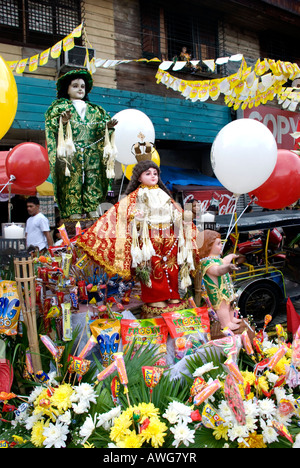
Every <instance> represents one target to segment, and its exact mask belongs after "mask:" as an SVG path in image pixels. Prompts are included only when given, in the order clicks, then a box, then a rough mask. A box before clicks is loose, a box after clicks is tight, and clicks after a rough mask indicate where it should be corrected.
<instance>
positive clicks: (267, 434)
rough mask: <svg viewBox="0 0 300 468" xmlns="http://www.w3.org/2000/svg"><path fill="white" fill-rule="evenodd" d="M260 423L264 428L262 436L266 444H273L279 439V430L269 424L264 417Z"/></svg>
mask: <svg viewBox="0 0 300 468" xmlns="http://www.w3.org/2000/svg"><path fill="white" fill-rule="evenodd" d="M260 425H261V428H262V436H263V439H264V442H265V443H266V444H272V443H273V442H277V441H278V437H277V432H276V431H275V429H274V428H273V427H272V426H269V425H267V424H266V423H265V421H264V420H263V419H262V420H261V421H260Z"/></svg>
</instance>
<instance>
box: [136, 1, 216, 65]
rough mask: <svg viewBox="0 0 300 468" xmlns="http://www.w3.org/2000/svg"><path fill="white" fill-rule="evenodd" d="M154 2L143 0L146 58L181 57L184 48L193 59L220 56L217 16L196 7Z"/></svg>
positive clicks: (141, 3)
mask: <svg viewBox="0 0 300 468" xmlns="http://www.w3.org/2000/svg"><path fill="white" fill-rule="evenodd" d="M163 3H164V5H163V6H162V2H159V1H158V0H154V1H153V2H149V1H148V0H140V11H141V35H142V50H143V55H144V57H146V58H153V57H158V58H160V59H165V60H173V59H174V58H179V56H180V54H181V52H182V49H183V47H185V48H186V52H187V53H188V54H189V56H190V58H191V59H192V60H207V59H215V58H217V57H218V18H217V17H216V13H212V12H210V11H209V10H207V9H204V8H203V7H202V8H201V11H200V10H199V11H198V9H197V7H196V6H193V7H192V8H185V7H184V6H183V4H182V2H181V3H180V4H176V2H175V3H174V1H173V2H172V3H171V2H170V3H169V2H168V1H167V2H163Z"/></svg>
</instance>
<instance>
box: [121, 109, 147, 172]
mask: <svg viewBox="0 0 300 468" xmlns="http://www.w3.org/2000/svg"><path fill="white" fill-rule="evenodd" d="M113 119H116V120H117V121H118V124H117V125H116V126H115V145H116V148H117V151H118V154H117V156H116V160H117V161H119V162H120V163H121V164H125V165H126V166H127V165H129V164H136V163H137V160H136V158H135V155H134V153H132V146H133V145H134V144H135V143H137V142H139V141H140V142H141V141H149V142H151V143H154V140H155V130H154V126H153V124H152V122H151V120H150V119H149V117H148V116H147V115H146V114H144V113H143V112H141V111H139V110H137V109H125V110H122V111H120V112H118V113H117V114H116V115H114V116H113ZM140 134H143V135H144V140H142V139H141V137H140Z"/></svg>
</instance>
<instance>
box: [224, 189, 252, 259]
mask: <svg viewBox="0 0 300 468" xmlns="http://www.w3.org/2000/svg"><path fill="white" fill-rule="evenodd" d="M255 200H257V198H252V199H251V200H250V202H249V203H248V205H247V206H246V207H245V208H244V210H243V211H242V212H241V214H240V216H239V217H238V218H237V220H236V221H235V223H234V224H233V226H231V224H232V221H233V216H234V213H235V211H236V207H237V202H238V197H237V198H236V202H235V207H234V211H233V213H232V217H231V221H230V226H229V228H228V232H227V235H226V239H225V242H224V244H223V247H222V252H223V249H224V247H225V244H226V242H227V240H228V237H229V236H230V234H231V233H232V231H233V229H234V227H235V226H236V224H237V223H238V222H239V220H240V219H241V217H242V216H243V214H244V213H245V212H246V211H247V209H248V208H249V206H250V205H252V203H253V202H254V201H255Z"/></svg>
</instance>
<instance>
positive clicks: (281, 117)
mask: <svg viewBox="0 0 300 468" xmlns="http://www.w3.org/2000/svg"><path fill="white" fill-rule="evenodd" d="M244 118H245V119H254V120H258V121H259V122H261V123H263V124H264V125H266V127H268V129H269V130H271V132H272V133H273V135H274V138H275V140H276V142H277V146H278V148H279V149H287V150H291V149H293V148H294V141H295V140H294V138H293V137H292V136H291V133H295V132H296V130H297V124H298V121H299V120H300V113H299V112H290V111H285V110H283V109H277V108H275V107H269V106H258V107H256V108H255V109H253V108H252V109H248V108H247V109H245V110H244Z"/></svg>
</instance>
